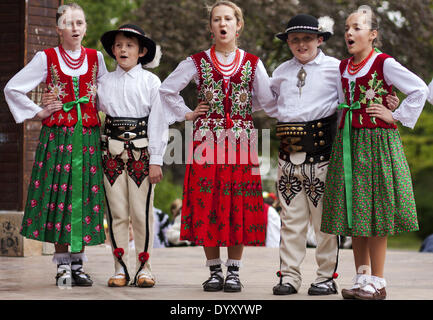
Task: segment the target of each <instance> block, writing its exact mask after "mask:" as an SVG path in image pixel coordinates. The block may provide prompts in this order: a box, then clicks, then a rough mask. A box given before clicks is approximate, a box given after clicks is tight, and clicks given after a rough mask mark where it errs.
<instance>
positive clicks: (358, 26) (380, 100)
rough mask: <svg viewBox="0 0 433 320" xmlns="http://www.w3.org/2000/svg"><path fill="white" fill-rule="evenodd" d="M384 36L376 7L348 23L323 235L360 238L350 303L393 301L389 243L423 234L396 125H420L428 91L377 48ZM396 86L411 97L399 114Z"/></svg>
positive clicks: (348, 295) (355, 245) (355, 247)
mask: <svg viewBox="0 0 433 320" xmlns="http://www.w3.org/2000/svg"><path fill="white" fill-rule="evenodd" d="M377 29H378V26H377V20H376V18H375V16H374V14H373V12H372V11H371V9H370V8H368V7H361V8H360V10H358V11H357V12H355V13H352V14H351V15H350V16H349V17H348V18H347V20H346V32H345V40H346V45H347V48H348V51H349V53H351V54H352V55H353V57H351V58H350V59H346V60H343V61H342V62H341V64H340V73H341V86H340V88H339V91H340V92H339V95H340V102H343V101H344V103H342V104H340V106H339V108H340V109H342V110H343V117H342V119H341V122H340V127H339V130H338V132H337V137H336V139H335V141H334V145H333V149H332V154H331V159H330V164H329V168H328V176H327V186H326V188H325V195H324V204H323V216H322V226H321V230H322V231H323V232H326V233H332V234H337V235H344V236H351V237H352V245H353V253H354V260H355V267H356V272H357V274H356V276H355V278H354V279H355V284H354V285H353V286H352V288H350V289H343V290H342V295H343V297H344V298H345V299H354V298H355V299H364V300H379V299H385V298H386V290H385V287H386V281H385V279H384V276H383V275H384V264H385V256H386V248H387V237H388V236H389V235H394V234H398V233H401V232H408V231H416V230H418V221H417V215H416V208H415V200H414V195H413V189H412V180H411V177H410V171H409V166H408V164H407V161H406V158H405V155H404V151H403V146H402V143H401V138H400V135H399V132H398V130H397V126H396V123H397V121H398V122H400V123H401V124H402V125H404V126H407V127H410V128H413V127H414V126H415V123H416V121H417V119H418V117H419V115H420V113H421V111H422V109H423V106H424V103H425V100H426V97H427V94H428V88H427V86H426V84H425V83H424V82H423V81H422V80H421V79H420V78H419V77H417V76H416V75H415V74H413V73H412V72H410V71H409V70H408V69H406V68H405V67H403V66H402V65H401V64H400V63H398V62H397V61H396V60H394V59H393V58H392V57H390V56H388V55H386V54H383V53H380V52H378V51H377V50H375V49H374V48H373V46H374V41H376V40H375V39H376V38H377V36H378V31H377ZM394 85H395V86H396V87H397V88H398V89H399V90H400V91H402V92H403V93H404V94H406V95H408V97H407V98H406V99H404V100H403V101H402V103H401V105H400V107H399V108H398V109H397V110H395V111H394V112H392V111H391V110H389V108H388V107H387V106H388V103H387V101H386V100H385V99H384V97H385V96H386V95H387V94H388V93H390V92H391V91H392V86H394ZM370 268H371V276H370V275H368V274H367V272H368V270H369V269H370Z"/></svg>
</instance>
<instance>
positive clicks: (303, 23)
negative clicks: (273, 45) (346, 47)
mask: <svg viewBox="0 0 433 320" xmlns="http://www.w3.org/2000/svg"><path fill="white" fill-rule="evenodd" d="M333 26H334V20H332V18H330V17H322V18H319V19H316V18H315V17H313V16H310V15H309V14H298V15H296V16H294V17H293V18H292V19H290V21H289V23H288V24H287V27H286V30H285V31H284V32H280V33H278V34H277V35H276V37H277V38H278V39H280V40H282V41H287V36H288V34H289V33H294V32H300V33H314V34H318V35H319V36H321V37H323V40H324V41H326V40H328V39H329V38H330V37H331V36H332V34H333V32H332V28H333Z"/></svg>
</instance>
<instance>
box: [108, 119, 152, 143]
mask: <svg viewBox="0 0 433 320" xmlns="http://www.w3.org/2000/svg"><path fill="white" fill-rule="evenodd" d="M148 118H149V117H145V118H123V117H110V116H109V115H107V116H106V118H105V128H104V134H105V135H107V136H108V137H110V138H111V139H116V140H121V141H129V140H134V139H140V138H147V120H148Z"/></svg>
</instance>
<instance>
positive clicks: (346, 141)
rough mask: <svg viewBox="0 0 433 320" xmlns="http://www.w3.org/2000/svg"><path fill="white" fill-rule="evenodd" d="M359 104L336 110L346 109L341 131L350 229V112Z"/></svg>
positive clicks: (350, 225) (359, 105)
mask: <svg viewBox="0 0 433 320" xmlns="http://www.w3.org/2000/svg"><path fill="white" fill-rule="evenodd" d="M360 108H361V104H360V103H359V101H356V102H355V103H353V104H352V105H351V106H348V105H347V104H344V103H342V104H340V105H339V106H338V109H348V110H347V112H346V116H345V118H344V129H343V163H344V168H343V169H344V184H345V186H346V188H345V189H346V207H347V224H348V226H349V229H352V210H353V207H352V147H351V144H352V141H351V137H352V111H353V110H356V109H360Z"/></svg>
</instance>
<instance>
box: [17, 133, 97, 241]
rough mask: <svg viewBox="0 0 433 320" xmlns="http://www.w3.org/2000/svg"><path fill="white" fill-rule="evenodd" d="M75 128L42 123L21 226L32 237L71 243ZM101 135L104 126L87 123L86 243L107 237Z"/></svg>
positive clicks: (83, 225) (84, 212) (22, 231)
mask: <svg viewBox="0 0 433 320" xmlns="http://www.w3.org/2000/svg"><path fill="white" fill-rule="evenodd" d="M73 129H74V128H73V127H65V126H63V127H57V126H53V127H48V126H42V129H41V134H40V137H39V144H38V146H37V149H36V154H35V162H34V165H33V169H32V176H31V181H30V184H29V188H28V195H27V203H26V206H25V211H24V218H23V222H22V229H21V234H22V235H23V236H25V237H27V238H30V239H34V240H40V241H45V242H51V243H56V244H70V243H71V212H72V187H73V186H72V185H71V181H72V178H71V177H72V134H73ZM99 139H100V133H99V127H93V128H83V194H82V197H83V217H82V242H83V245H97V244H101V243H104V240H105V233H104V223H103V220H104V201H105V196H104V188H103V171H102V169H101V150H100V140H99ZM74 187H75V186H74Z"/></svg>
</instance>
